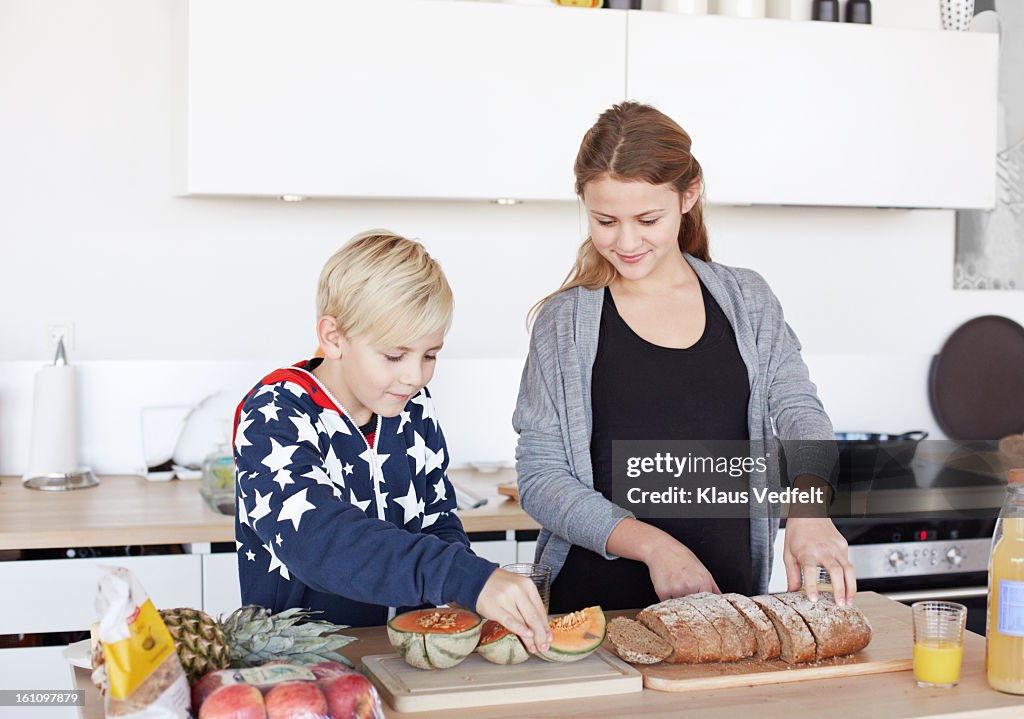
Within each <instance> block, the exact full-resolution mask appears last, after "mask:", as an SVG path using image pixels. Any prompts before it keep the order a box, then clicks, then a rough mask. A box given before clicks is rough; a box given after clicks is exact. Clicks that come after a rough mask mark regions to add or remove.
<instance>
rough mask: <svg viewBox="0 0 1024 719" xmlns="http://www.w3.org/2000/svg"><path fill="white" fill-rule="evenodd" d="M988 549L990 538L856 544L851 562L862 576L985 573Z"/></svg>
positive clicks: (885, 576)
mask: <svg viewBox="0 0 1024 719" xmlns="http://www.w3.org/2000/svg"><path fill="white" fill-rule="evenodd" d="M991 549H992V541H991V540H990V539H961V540H941V541H937V542H896V543H893V544H855V545H851V546H850V561H851V562H852V563H853V566H854V568H855V569H856V570H857V577H858V578H863V579H885V578H887V577H915V576H922V575H925V574H932V575H934V574H958V573H963V572H984V571H987V570H988V555H989V552H990V551H991Z"/></svg>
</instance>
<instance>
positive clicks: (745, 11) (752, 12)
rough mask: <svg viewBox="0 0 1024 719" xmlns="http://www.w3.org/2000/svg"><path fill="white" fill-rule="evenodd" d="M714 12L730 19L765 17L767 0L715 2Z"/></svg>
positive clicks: (725, 0)
mask: <svg viewBox="0 0 1024 719" xmlns="http://www.w3.org/2000/svg"><path fill="white" fill-rule="evenodd" d="M712 5H713V9H714V12H715V13H716V14H718V15H727V16H729V17H747V18H756V17H764V13H765V0H713V3H712Z"/></svg>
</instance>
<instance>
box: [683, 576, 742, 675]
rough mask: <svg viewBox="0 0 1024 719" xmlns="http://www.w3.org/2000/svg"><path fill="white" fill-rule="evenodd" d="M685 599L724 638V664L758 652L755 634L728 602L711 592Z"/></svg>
mask: <svg viewBox="0 0 1024 719" xmlns="http://www.w3.org/2000/svg"><path fill="white" fill-rule="evenodd" d="M685 599H686V601H688V602H689V603H690V604H692V605H693V606H694V607H696V609H697V611H698V612H700V613H701V614H703V615H704V617H705V619H707V620H708V621H709V622H711V626H713V627H714V628H715V631H717V632H718V636H720V637H721V638H722V661H723V662H735V661H739V660H740V659H746V658H747V657H749V656H752V655H753V654H754V652H755V651H756V650H757V640H756V639H755V638H754V632H753V630H752V629H751V628H750V626H749V625H748V624H747V622H746V620H744V619H743V616H742V615H741V614H740V613H739V612H737V611H736V609H735V608H734V607H733V606H732V605H731V604H730V603H729V602H728V601H726V600H725V599H722V597H721V596H720V595H718V594H712V593H711V592H699V593H697V594H691V595H689V596H687V597H686V598H685Z"/></svg>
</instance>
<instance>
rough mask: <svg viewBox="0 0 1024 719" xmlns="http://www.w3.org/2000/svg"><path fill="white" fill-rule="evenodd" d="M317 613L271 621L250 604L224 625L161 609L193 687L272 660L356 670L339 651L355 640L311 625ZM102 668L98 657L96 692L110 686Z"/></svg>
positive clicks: (332, 627)
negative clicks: (209, 676) (214, 675)
mask: <svg viewBox="0 0 1024 719" xmlns="http://www.w3.org/2000/svg"><path fill="white" fill-rule="evenodd" d="M317 613H318V612H312V611H309V610H308V609H286V610H285V611H283V612H280V613H278V614H273V615H272V614H271V613H270V610H269V609H267V608H266V607H261V606H259V605H256V604H250V605H247V606H244V607H241V608H240V609H236V610H235V611H234V612H232V613H231V614H230V615H229V616H228V617H227V619H223V620H221V621H219V622H218V621H217V620H215V619H213V618H212V617H211V616H210V615H209V614H207V613H206V612H203V611H200V610H198V609H187V608H183V609H161V610H160V617H161V618H162V619H163V620H164V624H166V625H167V630H168V631H169V632H170V633H171V636H172V637H173V638H174V648H175V649H176V650H177V652H178V659H179V660H181V667H182V669H184V670H185V674H186V675H187V676H188V681H189V684H194V683H195V682H197V681H198V680H199V679H200V678H201V677H202V676H203V675H204V674H206V673H207V672H211V671H214V670H215V669H227V668H228V667H252V666H259V665H260V664H265V663H267V662H269V661H273V660H283V661H288V662H294V663H297V664H307V663H313V662H321V661H334V662H342V663H343V664H347V665H349V666H352V662H350V661H349V660H348V659H346V658H345V657H344V656H342V655H341V654H338V653H337V651H336V650H338V649H341V648H342V647H343V646H345V645H346V644H348V643H349V642H353V641H355V638H353V637H346V636H342V635H340V634H332V632H336V631H338V630H339V629H344V626H342V625H338V624H332V623H330V622H326V621H322V620H312V619H311V617H312V616H313V615H314V614H317ZM300 622H301V623H300ZM102 663H103V652H102V651H99V652H94V653H93V666H94V671H93V681H94V682H95V683H96V684H97V686H100V685H101V683H102V684H105V683H106V681H105V679H106V672H105V669H104V670H103V671H101V672H99V673H98V674H97V672H96V669H95V668H96V667H97V664H99V665H102ZM101 689H105V687H103V686H101Z"/></svg>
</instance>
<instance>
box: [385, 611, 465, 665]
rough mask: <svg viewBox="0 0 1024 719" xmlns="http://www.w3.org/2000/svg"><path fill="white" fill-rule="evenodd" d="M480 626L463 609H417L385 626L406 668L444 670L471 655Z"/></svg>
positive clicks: (392, 644) (400, 615)
mask: <svg viewBox="0 0 1024 719" xmlns="http://www.w3.org/2000/svg"><path fill="white" fill-rule="evenodd" d="M482 626H483V619H481V618H480V617H479V616H478V615H476V614H474V613H473V612H470V611H468V610H466V609H448V608H447V607H441V608H439V609H416V610H414V611H411V612H405V613H404V614H399V615H398V616H397V617H395V618H394V619H392V620H391V621H390V622H388V639H389V640H390V641H391V646H393V647H394V648H395V650H396V651H397V652H398V653H399V654H401V655H402V659H404V660H405V661H406V663H408V664H409V665H411V666H414V667H416V668H417V669H447V668H448V667H454V666H455V665H456V664H458V663H459V662H461V661H462V660H463V659H465V658H466V657H468V656H469V655H470V654H472V653H473V650H474V649H476V645H477V642H478V641H479V640H480V629H481V627H482Z"/></svg>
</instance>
